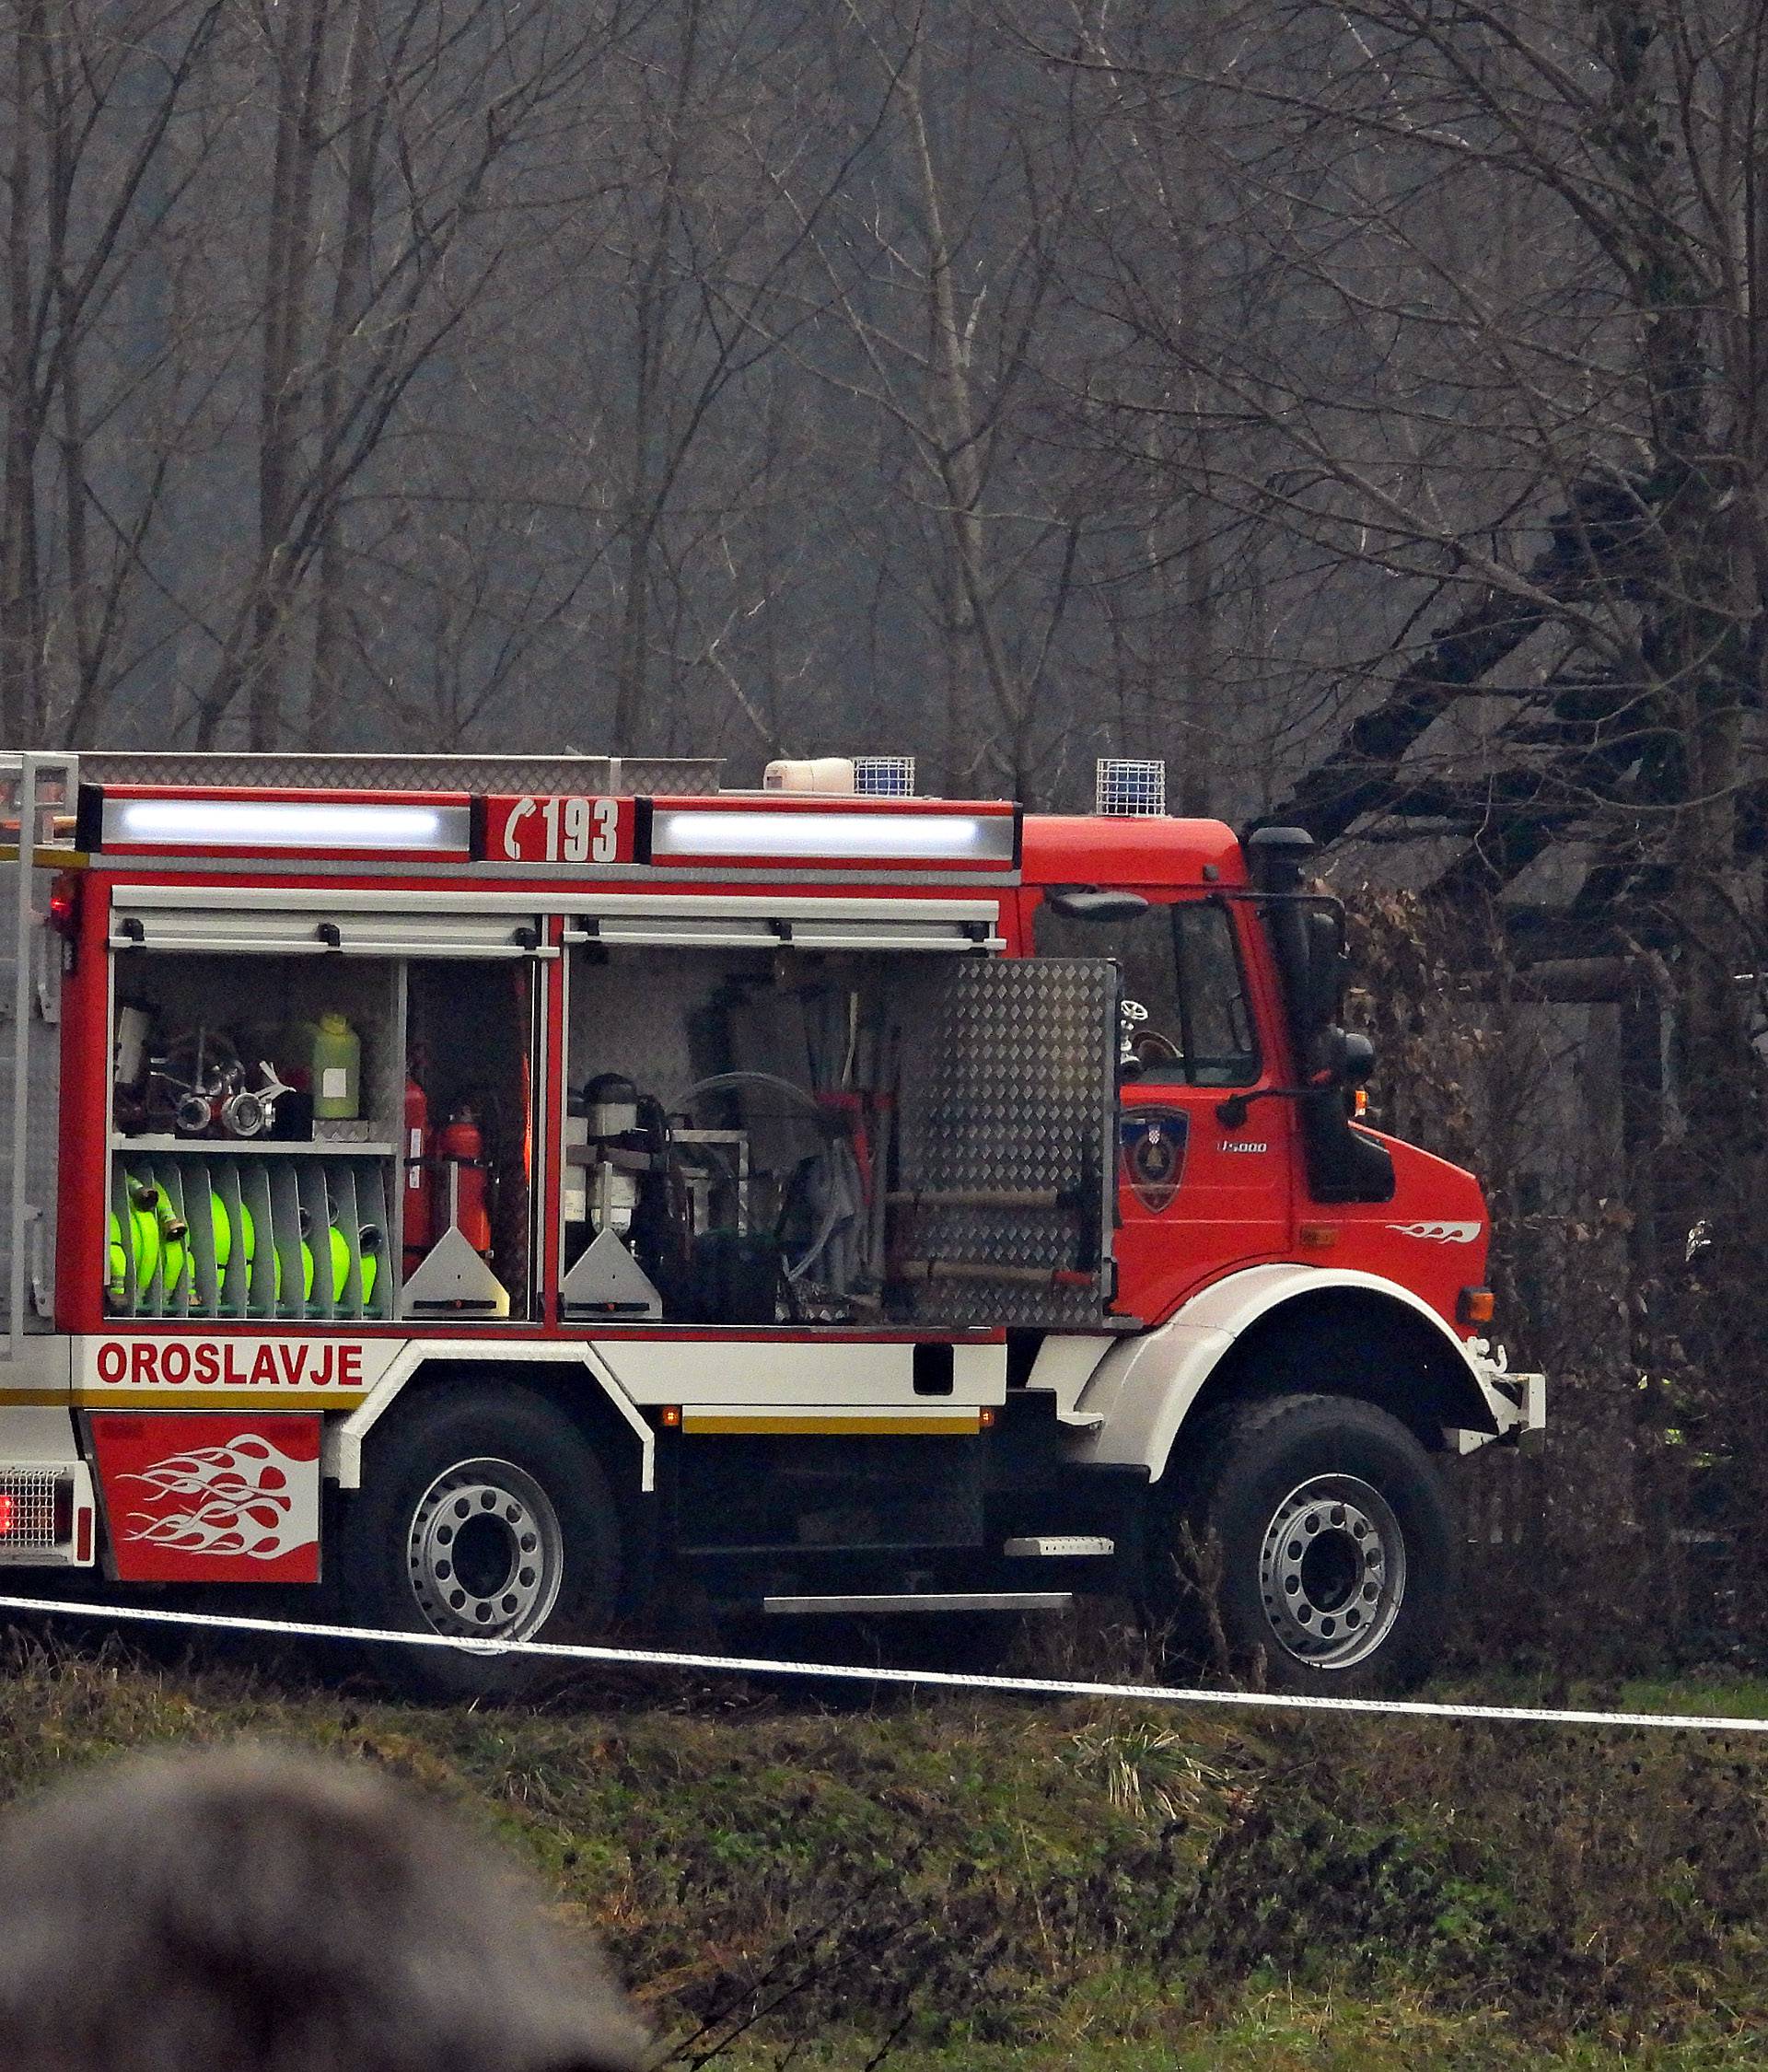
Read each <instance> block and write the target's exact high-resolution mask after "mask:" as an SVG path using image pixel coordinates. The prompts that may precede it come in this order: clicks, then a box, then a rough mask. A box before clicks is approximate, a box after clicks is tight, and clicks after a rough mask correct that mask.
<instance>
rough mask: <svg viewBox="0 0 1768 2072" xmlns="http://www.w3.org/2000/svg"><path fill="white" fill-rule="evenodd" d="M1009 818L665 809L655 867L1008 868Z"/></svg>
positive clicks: (654, 842) (658, 822) (659, 818)
mask: <svg viewBox="0 0 1768 2072" xmlns="http://www.w3.org/2000/svg"><path fill="white" fill-rule="evenodd" d="M1013 855H1014V817H1013V815H1012V814H1011V813H900V814H899V813H889V812H872V813H842V812H804V813H793V812H779V811H774V812H766V813H743V812H722V811H714V810H708V809H705V808H704V807H701V808H694V807H678V806H669V807H664V806H660V807H658V808H657V812H656V814H655V815H654V817H653V819H652V822H651V856H652V858H653V860H654V861H657V862H663V861H665V860H677V861H680V862H684V863H685V862H702V861H706V860H709V859H714V858H716V859H718V860H720V861H732V862H740V861H744V860H747V859H751V858H752V859H760V860H769V861H773V860H784V859H788V858H789V859H790V860H792V861H793V862H798V863H856V862H868V863H927V864H937V863H947V864H972V865H974V864H993V865H995V866H1002V865H1010V864H1011V863H1012V861H1013Z"/></svg>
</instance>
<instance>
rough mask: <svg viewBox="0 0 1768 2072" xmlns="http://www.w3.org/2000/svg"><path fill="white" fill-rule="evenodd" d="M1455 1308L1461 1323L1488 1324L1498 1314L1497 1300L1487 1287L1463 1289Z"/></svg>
mask: <svg viewBox="0 0 1768 2072" xmlns="http://www.w3.org/2000/svg"><path fill="white" fill-rule="evenodd" d="M1455 1308H1456V1313H1457V1314H1458V1315H1459V1316H1460V1320H1461V1321H1462V1322H1463V1323H1490V1322H1491V1321H1492V1320H1493V1318H1494V1317H1495V1316H1496V1315H1497V1313H1498V1298H1497V1297H1496V1296H1495V1295H1494V1294H1493V1292H1492V1290H1491V1289H1490V1288H1489V1287H1464V1288H1463V1289H1462V1290H1461V1298H1460V1301H1459V1302H1458V1303H1457V1304H1456V1305H1455Z"/></svg>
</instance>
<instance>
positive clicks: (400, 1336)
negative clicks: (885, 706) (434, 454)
mask: <svg viewBox="0 0 1768 2072" xmlns="http://www.w3.org/2000/svg"><path fill="white" fill-rule="evenodd" d="M901 774H902V773H901V771H900V770H899V769H897V768H896V767H894V766H892V765H890V764H879V765H876V766H873V767H871V768H869V769H868V768H867V766H866V765H865V764H863V763H862V764H860V765H858V766H857V767H856V766H855V764H853V763H848V762H839V761H835V762H823V763H818V764H814V765H812V764H802V765H799V764H785V765H779V766H776V767H775V769H773V771H770V773H769V779H770V788H769V789H767V790H764V791H762V792H759V793H758V792H747V793H744V792H732V791H725V790H722V789H720V788H719V785H718V774H717V765H716V764H715V763H709V762H708V763H703V762H689V761H680V760H677V761H673V762H632V761H628V762H623V763H622V762H619V761H617V760H611V759H602V758H594V757H562V758H527V757H496V756H487V757H472V758H444V757H390V756H363V757H323V756H277V755H268V756H266V755H237V756H236V755H207V756H205V755H181V754H172V753H158V754H147V753H143V754H131V753H108V752H107V753H97V754H82V755H80V756H78V757H76V756H73V755H71V754H69V755H48V754H41V755H24V756H19V757H13V758H10V759H8V761H7V765H6V769H5V773H4V776H5V782H6V785H7V786H9V787H10V789H11V791H12V793H13V795H14V796H13V802H12V809H11V812H10V813H9V815H7V818H8V819H9V820H10V821H11V822H12V829H13V832H14V835H15V844H14V846H13V847H12V848H11V849H9V850H7V851H6V852H4V855H5V856H6V859H7V860H6V862H5V864H4V867H3V868H0V878H4V890H5V892H6V897H7V898H8V899H9V901H10V904H9V906H8V907H7V909H6V914H7V927H6V940H7V942H8V944H9V953H10V956H11V960H12V962H11V970H10V972H9V973H6V974H0V996H4V998H5V1000H6V1003H7V1005H8V1009H9V1012H10V1015H11V1019H12V1026H11V1029H10V1030H9V1032H8V1036H7V1040H6V1042H5V1043H4V1044H3V1045H0V1056H3V1057H4V1060H5V1066H6V1071H8V1072H9V1073H10V1080H9V1082H8V1084H7V1085H6V1087H5V1088H4V1089H0V1132H4V1142H5V1145H6V1154H7V1162H8V1165H7V1170H8V1179H9V1189H10V1193H9V1202H8V1208H7V1213H6V1217H5V1225H4V1232H0V1246H3V1249H4V1275H0V1280H3V1283H4V1285H3V1286H0V1295H4V1298H5V1301H6V1320H5V1321H6V1338H5V1340H4V1342H3V1343H4V1346H5V1349H6V1354H7V1356H8V1357H7V1366H6V1371H5V1372H4V1374H0V1563H4V1564H7V1565H11V1566H15V1567H17V1568H21V1569H28V1570H29V1569H36V1570H39V1571H41V1572H42V1573H43V1574H45V1575H50V1574H52V1572H55V1571H61V1572H63V1574H62V1576H61V1578H60V1587H61V1588H62V1589H65V1588H66V1587H67V1583H68V1580H69V1578H68V1577H67V1576H66V1574H65V1572H66V1571H68V1570H74V1571H87V1572H88V1573H89V1574H90V1575H91V1577H93V1582H94V1588H98V1587H99V1585H100V1584H101V1585H102V1587H103V1588H105V1589H117V1588H120V1587H124V1586H142V1587H144V1588H150V1589H155V1590H160V1591H165V1592H169V1593H170V1592H175V1591H176V1590H178V1589H180V1588H181V1587H186V1586H190V1585H204V1584H214V1583H220V1582H232V1583H241V1584H256V1585H266V1586H271V1585H273V1586H277V1587H278V1595H279V1598H280V1599H281V1600H282V1601H285V1602H286V1604H287V1606H288V1608H289V1615H290V1616H291V1617H299V1616H302V1615H303V1613H302V1612H301V1611H300V1610H299V1609H298V1608H299V1607H302V1606H304V1605H307V1604H309V1603H310V1604H312V1605H313V1606H314V1607H315V1610H316V1611H317V1610H319V1609H320V1607H321V1606H323V1609H324V1612H325V1613H326V1614H327V1615H328V1616H331V1617H332V1618H336V1619H342V1620H343V1621H344V1622H345V1623H348V1624H355V1625H360V1626H373V1627H392V1628H397V1629H401V1630H409V1631H417V1632H427V1633H433V1634H438V1635H445V1636H448V1637H451V1638H457V1639H460V1640H462V1641H468V1640H471V1641H473V1642H476V1643H480V1644H481V1645H479V1646H476V1647H472V1648H470V1649H469V1648H464V1647H463V1648H462V1649H460V1650H459V1651H456V1650H453V1649H442V1648H435V1647H425V1648H412V1649H408V1650H401V1651H400V1652H401V1653H402V1654H406V1655H408V1656H409V1657H410V1658H411V1659H410V1664H409V1671H410V1673H411V1674H413V1675H414V1676H416V1677H418V1678H419V1679H421V1680H423V1681H425V1682H427V1683H428V1684H429V1685H430V1686H431V1687H432V1688H437V1689H441V1690H444V1691H452V1692H459V1693H467V1692H477V1691H499V1690H511V1689H516V1688H519V1687H520V1685H521V1683H522V1682H523V1680H524V1679H525V1678H526V1677H528V1676H529V1675H531V1674H532V1673H533V1670H534V1667H535V1659H534V1658H531V1657H523V1656H515V1655H511V1654H508V1653H499V1652H498V1651H497V1650H496V1649H495V1647H490V1648H488V1647H485V1646H483V1643H486V1642H492V1643H495V1642H498V1641H504V1642H507V1641H510V1640H519V1639H529V1638H537V1637H544V1638H546V1639H549V1640H557V1639H571V1638H590V1637H599V1636H605V1635H607V1634H608V1633H609V1632H610V1631H611V1630H614V1629H615V1628H616V1627H617V1626H619V1625H620V1624H622V1623H624V1622H631V1621H635V1620H639V1619H641V1618H646V1617H650V1618H654V1617H655V1616H656V1615H657V1613H658V1612H669V1611H670V1610H671V1609H679V1608H680V1607H682V1606H684V1605H687V1604H689V1603H693V1604H696V1605H702V1606H710V1607H711V1608H713V1609H714V1610H715V1611H720V1612H727V1613H732V1614H740V1615H745V1616H746V1615H750V1614H752V1615H755V1616H757V1617H769V1618H780V1617H788V1618H800V1617H802V1618H808V1617H811V1616H814V1615H818V1614H828V1613H839V1614H844V1615H846V1616H847V1617H848V1618H849V1619H850V1620H860V1621H867V1622H873V1623H874V1630H876V1631H878V1632H879V1633H882V1634H889V1633H890V1632H891V1631H892V1630H893V1628H894V1626H895V1623H896V1622H898V1621H901V1620H905V1619H907V1618H909V1617H911V1616H913V1617H914V1618H916V1619H920V1620H925V1619H927V1618H929V1617H937V1616H939V1615H940V1614H947V1615H964V1614H969V1615H971V1616H972V1622H973V1615H975V1614H1014V1613H1018V1612H1029V1611H1043V1610H1051V1609H1055V1608H1058V1607H1060V1606H1063V1605H1065V1604H1067V1603H1069V1602H1070V1601H1071V1600H1072V1599H1073V1597H1074V1596H1075V1595H1076V1593H1080V1592H1089V1593H1090V1592H1101V1593H1111V1594H1117V1595H1123V1596H1128V1597H1130V1598H1131V1599H1133V1600H1134V1602H1135V1603H1136V1604H1137V1605H1138V1606H1140V1607H1141V1608H1142V1609H1143V1611H1144V1612H1145V1614H1146V1616H1147V1617H1148V1618H1149V1619H1150V1621H1151V1622H1153V1623H1154V1624H1156V1626H1157V1627H1158V1628H1159V1629H1160V1630H1161V1631H1162V1632H1164V1633H1166V1634H1169V1635H1172V1636H1174V1637H1175V1639H1177V1640H1178V1641H1181V1642H1184V1641H1186V1640H1189V1641H1191V1642H1194V1641H1195V1640H1196V1639H1197V1637H1198V1636H1199V1635H1213V1636H1214V1638H1215V1643H1216V1645H1217V1646H1218V1647H1220V1646H1224V1645H1225V1646H1226V1647H1227V1649H1228V1650H1229V1651H1230V1652H1231V1653H1232V1654H1233V1655H1235V1656H1236V1657H1239V1658H1249V1657H1251V1656H1255V1655H1257V1656H1262V1658H1263V1659H1264V1664H1265V1672H1266V1673H1267V1674H1268V1675H1269V1676H1270V1677H1271V1679H1272V1680H1273V1682H1276V1683H1278V1684H1280V1685H1283V1686H1285V1687H1288V1688H1293V1689H1303V1690H1307V1689H1313V1690H1324V1691H1329V1692H1334V1693H1340V1694H1345V1693H1351V1692H1355V1691H1359V1690H1364V1689H1370V1688H1390V1687H1394V1686H1397V1685H1400V1684H1403V1683H1406V1682H1412V1681H1414V1680H1415V1679H1416V1678H1417V1677H1418V1676H1419V1675H1420V1674H1422V1673H1423V1671H1424V1670H1425V1668H1426V1667H1427V1665H1428V1664H1429V1662H1430V1660H1431V1659H1432V1657H1433V1655H1434V1652H1435V1650H1436V1648H1437V1645H1438V1643H1439V1641H1440V1638H1441V1635H1442V1633H1443V1630H1444V1626H1445V1624H1446V1621H1447V1619H1448V1614H1449V1611H1450V1608H1451V1603H1452V1596H1453V1590H1454V1587H1455V1584H1454V1577H1455V1551H1456V1550H1455V1539H1456V1535H1455V1532H1454V1529H1453V1526H1452V1523H1451V1519H1450V1513H1449V1509H1448V1504H1447V1501H1446V1498H1445V1496H1444V1492H1443V1489H1442V1485H1441V1484H1440V1482H1439V1479H1438V1474H1437V1460H1436V1459H1435V1458H1434V1457H1436V1456H1440V1455H1441V1454H1443V1453H1444V1452H1450V1453H1455V1452H1463V1451H1467V1450H1470V1449H1472V1448H1474V1447H1477V1446H1479V1445H1481V1444H1483V1443H1486V1442H1488V1441H1492V1440H1497V1439H1514V1438H1517V1437H1518V1436H1519V1435H1520V1434H1521V1433H1522V1432H1523V1431H1525V1430H1527V1429H1530V1428H1531V1427H1533V1426H1539V1425H1540V1424H1541V1421H1542V1414H1543V1413H1542V1383H1541V1378H1540V1377H1539V1376H1521V1375H1513V1374H1510V1373H1507V1372H1506V1369H1505V1365H1504V1362H1503V1357H1502V1355H1501V1354H1497V1353H1495V1352H1494V1350H1493V1348H1492V1346H1491V1345H1490V1344H1489V1342H1488V1340H1487V1338H1486V1337H1485V1335H1484V1327H1485V1325H1486V1323H1487V1322H1488V1321H1489V1319H1490V1316H1491V1298H1490V1297H1489V1295H1487V1294H1486V1292H1485V1291H1484V1289H1483V1286H1482V1283H1483V1272H1484V1262H1485V1251H1486V1242H1487V1230H1488V1226H1487V1216H1486V1212H1485V1207H1484V1204H1483V1198H1482V1195H1481V1193H1480V1190H1479V1187H1478V1184H1477V1182H1475V1181H1474V1179H1473V1178H1472V1177H1471V1175H1470V1174H1468V1173H1465V1172H1463V1171H1460V1170H1458V1169H1457V1168H1454V1167H1452V1166H1449V1165H1448V1164H1446V1163H1444V1162H1443V1161H1441V1160H1439V1159H1437V1158H1431V1157H1429V1156H1427V1155H1426V1154H1425V1153H1424V1152H1422V1151H1420V1150H1418V1149H1416V1148H1415V1147H1411V1146H1408V1145H1405V1144H1402V1143H1399V1142H1397V1141H1394V1140H1393V1139H1391V1138H1389V1137H1385V1136H1382V1135H1378V1134H1377V1133H1375V1132H1374V1131H1372V1130H1370V1129H1367V1128H1366V1127H1364V1126H1363V1125H1362V1124H1361V1123H1359V1122H1358V1121H1357V1120H1356V1119H1355V1109H1356V1098H1355V1097H1356V1089H1357V1088H1358V1087H1359V1086H1360V1084H1361V1082H1362V1080H1363V1079H1364V1078H1365V1077H1367V1073H1368V1070H1369V1068H1370V1065H1371V1063H1372V1057H1371V1053H1370V1052H1369V1049H1368V1046H1367V1042H1365V1041H1364V1040H1363V1039H1361V1038H1360V1037H1357V1036H1355V1035H1351V1034H1347V1033H1346V1032H1345V1031H1344V1030H1343V1028H1342V1027H1341V1025H1340V1014H1341V1002H1342V997H1343V985H1344V976H1345V964H1344V955H1343V929H1342V922H1341V916H1340V914H1339V912H1338V910H1337V907H1336V905H1335V903H1334V902H1332V900H1330V899H1328V898H1326V897H1324V896H1323V895H1321V894H1320V893H1319V892H1318V891H1317V890H1313V889H1312V888H1311V886H1310V884H1309V877H1308V868H1307V858H1308V852H1309V843H1308V839H1307V837H1306V836H1305V835H1303V834H1301V833H1299V832H1297V831H1295V830H1285V829H1265V830H1262V831H1260V832H1255V833H1253V834H1251V835H1250V837H1249V838H1248V839H1247V840H1246V841H1245V842H1242V841H1240V840H1239V839H1237V838H1236V836H1235V835H1234V834H1233V833H1232V832H1230V831H1229V830H1228V829H1227V828H1226V827H1225V826H1221V825H1219V824H1216V823H1214V822H1204V821H1184V820H1178V819H1172V818H1169V817H1168V816H1167V815H1166V814H1165V813H1164V812H1163V811H1161V810H1159V809H1158V800H1157V799H1150V798H1148V797H1130V798H1128V799H1127V800H1122V799H1118V800H1115V801H1112V800H1110V799H1108V801H1107V803H1108V805H1109V804H1111V803H1115V804H1117V806H1118V807H1119V809H1118V810H1107V811H1104V812H1101V813H1099V814H1095V815H1089V816H1075V817H1054V816H1039V815H1026V814H1023V813H1021V812H1020V810H1019V809H1018V808H1017V807H1015V806H1013V805H1011V804H1008V803H1005V802H1002V801H998V800H964V801H956V800H943V799H931V798H925V797H914V796H908V795H902V796H897V795H894V789H895V788H900V785H901ZM1103 774H1104V777H1105V779H1106V781H1107V782H1108V785H1111V786H1118V785H1121V784H1122V781H1123V774H1124V773H1123V770H1122V769H1120V768H1117V767H1113V768H1112V769H1111V770H1110V771H1107V772H1105V773H1103ZM1131 774H1132V775H1134V772H1132V773H1131ZM1142 777H1143V780H1144V781H1145V782H1146V778H1147V773H1146V771H1143V772H1142ZM880 785H883V786H886V787H887V788H885V789H884V790H882V791H880V790H879V789H878V786H880ZM8 979H9V981H10V983H9V984H8V983H6V980H8ZM965 1630H966V1631H967V1632H973V1630H974V1628H973V1623H972V1624H971V1626H968V1627H966V1629H965Z"/></svg>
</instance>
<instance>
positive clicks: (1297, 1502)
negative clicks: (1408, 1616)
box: [1259, 1475, 1406, 1670]
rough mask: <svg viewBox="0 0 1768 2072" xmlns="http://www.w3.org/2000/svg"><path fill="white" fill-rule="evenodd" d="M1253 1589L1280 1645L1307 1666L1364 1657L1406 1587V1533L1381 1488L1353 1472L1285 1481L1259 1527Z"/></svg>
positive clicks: (1342, 1664)
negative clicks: (1287, 1486) (1286, 1487)
mask: <svg viewBox="0 0 1768 2072" xmlns="http://www.w3.org/2000/svg"><path fill="white" fill-rule="evenodd" d="M1259 1591H1260V1595H1261V1596H1262V1599H1263V1601H1264V1616H1265V1621H1266V1623H1267V1624H1268V1625H1269V1626H1270V1628H1271V1632H1272V1634H1273V1635H1274V1638H1275V1640H1276V1642H1277V1645H1278V1646H1279V1647H1281V1648H1282V1649H1283V1650H1284V1652H1285V1654H1287V1655H1291V1656H1293V1657H1294V1658H1295V1659H1296V1660H1297V1661H1301V1662H1306V1663H1308V1664H1309V1667H1310V1668H1313V1669H1324V1670H1343V1669H1354V1668H1355V1666H1356V1664H1357V1663H1359V1662H1364V1661H1367V1659H1368V1658H1369V1657H1370V1656H1371V1655H1373V1654H1374V1653H1375V1651H1376V1649H1377V1648H1378V1647H1380V1645H1381V1644H1382V1642H1383V1641H1384V1640H1386V1638H1387V1637H1388V1635H1389V1634H1390V1632H1391V1631H1392V1630H1393V1622H1394V1621H1395V1619H1397V1618H1398V1617H1399V1615H1400V1604H1401V1600H1402V1598H1403V1597H1404V1596H1405V1591H1406V1543H1405V1539H1404V1536H1403V1535H1402V1532H1401V1531H1400V1521H1399V1519H1397V1518H1395V1516H1394V1515H1393V1510H1392V1507H1391V1506H1390V1504H1389V1503H1388V1500H1387V1498H1386V1497H1385V1496H1382V1494H1381V1492H1380V1491H1379V1490H1378V1489H1375V1488H1373V1487H1371V1486H1370V1484H1368V1483H1367V1482H1362V1481H1359V1480H1358V1478H1357V1477H1356V1476H1355V1475H1316V1476H1315V1477H1314V1478H1313V1479H1312V1480H1311V1481H1309V1482H1304V1483H1303V1484H1300V1486H1299V1487H1298V1488H1296V1489H1292V1490H1291V1491H1290V1492H1289V1494H1288V1496H1285V1498H1284V1500H1283V1501H1282V1503H1281V1504H1279V1505H1278V1506H1277V1507H1276V1510H1275V1512H1274V1514H1273V1516H1272V1519H1271V1523H1270V1524H1269V1525H1268V1526H1267V1527H1266V1529H1265V1533H1264V1540H1263V1542H1262V1545H1261V1547H1260V1549H1259Z"/></svg>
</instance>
